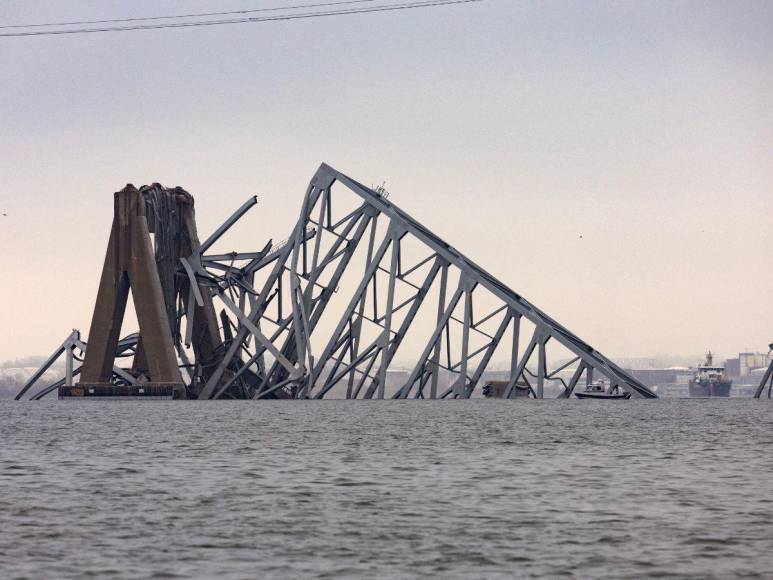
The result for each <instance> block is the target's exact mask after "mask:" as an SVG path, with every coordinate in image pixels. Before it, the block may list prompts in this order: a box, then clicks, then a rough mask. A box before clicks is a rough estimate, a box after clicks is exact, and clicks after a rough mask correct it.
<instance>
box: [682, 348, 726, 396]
mask: <svg viewBox="0 0 773 580" xmlns="http://www.w3.org/2000/svg"><path fill="white" fill-rule="evenodd" d="M713 363H714V355H713V354H711V351H709V352H707V353H706V361H705V362H704V363H703V364H702V365H698V369H697V370H696V371H695V373H694V374H693V377H692V378H691V379H690V383H689V390H690V397H693V398H705V397H729V396H730V388H731V387H732V386H733V381H731V380H730V379H728V378H727V377H726V376H725V367H723V366H716V365H714V364H713Z"/></svg>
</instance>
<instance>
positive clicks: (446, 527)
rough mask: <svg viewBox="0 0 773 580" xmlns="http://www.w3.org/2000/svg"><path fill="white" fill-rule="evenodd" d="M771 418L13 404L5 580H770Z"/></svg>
mask: <svg viewBox="0 0 773 580" xmlns="http://www.w3.org/2000/svg"><path fill="white" fill-rule="evenodd" d="M770 411H771V409H770V403H769V402H767V401H754V400H749V399H736V400H658V401H629V402H622V403H618V402H611V403H610V402H580V401H574V400H572V401H549V400H545V401H491V400H470V401H456V402H452V401H445V402H440V401H379V402H376V401H370V402H357V401H292V402H290V401H286V402H285V401H278V402H256V403H245V402H226V401H223V402H220V401H218V402H207V403H195V402H191V403H180V402H136V401H135V402H129V401H126V402H124V401H119V402H106V401H103V402H92V401H81V402H67V403H59V402H56V401H46V402H38V403H11V402H8V401H3V402H0V438H2V441H3V445H2V447H0V514H2V521H1V523H0V572H1V574H0V575H2V576H3V577H4V578H28V577H42V576H47V577H56V578H76V577H77V578H83V577H97V578H136V577H164V578H170V577H176V578H212V577H218V578H221V579H230V578H246V577H259V578H376V577H379V578H383V577H396V578H413V577H442V578H511V577H531V576H540V577H564V576H565V577H578V578H641V577H643V576H658V577H665V578H733V577H750V578H751V577H758V578H765V577H770V576H771V574H773V551H772V550H771V547H772V546H773V539H772V538H773V524H771V522H773V499H771V497H770V493H769V490H770V487H771V483H773V477H772V476H773V458H771V455H770V452H769V443H770V436H769V427H770V419H769V417H770Z"/></svg>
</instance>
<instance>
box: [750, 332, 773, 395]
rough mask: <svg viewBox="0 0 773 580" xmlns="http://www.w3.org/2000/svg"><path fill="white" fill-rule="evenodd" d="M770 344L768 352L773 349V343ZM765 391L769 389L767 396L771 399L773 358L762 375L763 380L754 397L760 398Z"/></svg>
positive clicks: (772, 392)
mask: <svg viewBox="0 0 773 580" xmlns="http://www.w3.org/2000/svg"><path fill="white" fill-rule="evenodd" d="M768 346H769V349H768V353H770V352H771V351H773V343H771V344H769V345H768ZM765 391H767V398H768V399H770V398H771V394H773V359H771V361H770V364H769V365H768V369H767V370H766V371H765V374H763V375H762V380H760V384H759V385H758V386H757V389H756V390H755V391H754V398H755V399H759V398H761V397H763V395H764V394H765Z"/></svg>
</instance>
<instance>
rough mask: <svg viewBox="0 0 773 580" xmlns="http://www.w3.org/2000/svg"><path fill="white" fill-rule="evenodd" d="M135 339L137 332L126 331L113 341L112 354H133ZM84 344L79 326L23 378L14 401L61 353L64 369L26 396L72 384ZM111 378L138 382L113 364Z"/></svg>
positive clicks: (38, 395) (36, 397) (39, 395)
mask: <svg viewBox="0 0 773 580" xmlns="http://www.w3.org/2000/svg"><path fill="white" fill-rule="evenodd" d="M138 342H139V335H138V334H136V333H132V334H129V335H127V336H125V337H124V338H122V339H120V340H119V341H118V343H117V346H116V350H115V358H124V357H129V356H133V355H134V354H135V352H136V350H137V345H138ZM87 347H88V345H87V343H86V341H84V340H82V339H81V333H80V331H79V330H73V331H72V332H71V333H70V334H69V335H68V336H67V338H65V339H64V342H62V344H61V345H60V346H59V347H58V348H57V349H56V350H55V351H54V352H53V353H52V354H51V356H50V357H49V358H48V359H47V360H46V361H45V362H44V363H43V364H42V365H41V366H40V367H39V368H38V369H37V371H35V373H33V374H32V376H30V378H29V379H28V380H27V382H25V383H24V385H23V386H22V388H21V389H20V390H19V392H18V393H17V395H16V396H15V397H14V399H15V400H16V401H18V400H20V399H21V398H22V397H23V396H24V395H25V394H26V393H27V392H28V391H29V390H30V389H31V388H32V387H34V386H35V384H36V383H37V382H38V381H39V380H40V379H41V378H42V377H43V375H44V374H45V373H46V371H48V370H49V369H50V368H51V367H52V366H53V365H54V364H55V363H56V362H57V361H58V360H59V358H60V357H61V356H62V355H64V357H65V371H64V376H63V377H61V378H60V379H58V380H56V381H54V382H53V383H51V384H49V385H48V386H46V387H43V388H42V389H40V390H39V391H37V392H35V394H33V395H31V396H30V400H32V401H39V400H40V399H42V398H43V397H45V396H46V395H48V394H49V393H51V392H52V391H55V390H56V389H58V388H59V387H63V386H72V385H73V379H74V378H75V377H77V376H79V375H80V373H81V368H82V364H81V365H78V366H75V362H76V361H77V362H81V363H82V362H83V356H84V355H85V354H86V349H87ZM76 350H77V351H79V352H80V355H76V354H75V351H76ZM111 380H114V381H121V382H123V383H125V384H130V385H135V384H138V380H137V378H136V377H135V376H134V375H133V374H132V373H131V372H129V370H127V369H124V368H121V367H119V366H118V365H113V368H112V371H111Z"/></svg>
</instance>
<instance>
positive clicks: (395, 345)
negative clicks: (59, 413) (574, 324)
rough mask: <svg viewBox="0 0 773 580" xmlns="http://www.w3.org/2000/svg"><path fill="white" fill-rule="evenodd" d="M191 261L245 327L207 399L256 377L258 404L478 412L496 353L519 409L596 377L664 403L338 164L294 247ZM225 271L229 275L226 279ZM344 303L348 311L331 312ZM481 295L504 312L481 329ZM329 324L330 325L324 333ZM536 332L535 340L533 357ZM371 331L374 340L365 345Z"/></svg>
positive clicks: (311, 192) (320, 180) (305, 211)
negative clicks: (341, 205)
mask: <svg viewBox="0 0 773 580" xmlns="http://www.w3.org/2000/svg"><path fill="white" fill-rule="evenodd" d="M334 185H335V190H336V191H335V193H334V191H333V189H334V187H333V186H334ZM340 186H343V188H345V190H346V191H347V192H348V194H347V195H349V196H350V197H351V194H354V199H355V200H356V201H357V204H356V207H355V209H353V210H351V209H349V210H346V211H342V212H341V213H343V214H344V215H337V214H336V210H337V209H338V199H339V198H338V189H339V187H340ZM334 202H335V203H334ZM236 219H238V217H237V218H236ZM379 220H381V221H379ZM384 222H386V223H384ZM379 226H381V227H380V229H379ZM226 229H227V228H226ZM384 229H385V230H386V231H385V232H384V231H383V230H384ZM363 241H366V243H365V244H363V243H361V242H363ZM405 244H409V245H411V246H417V247H418V248H419V253H420V254H421V257H419V258H416V259H413V258H411V257H409V255H408V254H407V253H405V252H404V251H403V247H404V246H405ZM362 246H365V247H366V250H365V254H366V255H365V264H364V266H363V267H362V268H361V267H360V266H359V265H358V264H357V262H356V261H354V260H353V257H354V255H355V252H356V251H357V249H358V248H359V247H362ZM361 253H362V252H360V254H361ZM229 256H231V257H232V259H231V263H233V261H234V259H236V258H235V256H239V257H240V259H247V258H249V260H250V261H249V263H248V264H247V265H246V266H244V267H242V268H236V267H233V266H229V264H228V263H227V262H228V259H229ZM190 261H191V264H193V266H192V267H191V266H189V267H187V268H186V270H187V271H188V275H189V276H191V277H192V278H194V277H195V278H196V279H197V280H198V281H199V284H200V285H203V286H207V287H209V288H210V289H211V290H212V292H213V293H214V294H215V295H217V296H219V297H220V299H221V300H222V301H223V303H224V304H225V305H226V307H227V309H228V311H229V313H230V316H231V317H232V320H233V323H232V324H233V331H231V329H230V326H231V324H229V325H227V326H228V327H229V333H231V334H230V338H229V339H228V340H227V344H228V348H227V350H226V352H225V354H224V356H223V358H222V360H220V362H219V364H218V366H217V368H215V369H214V370H213V371H212V372H211V374H210V376H209V379H208V380H207V382H206V385H205V386H204V388H203V389H202V391H201V393H200V395H199V398H205V399H206V398H217V397H220V396H221V395H222V394H223V393H224V392H225V390H226V389H228V388H229V387H230V385H231V384H232V383H233V381H234V380H237V379H239V378H240V377H243V376H244V375H245V374H247V373H248V372H249V373H252V375H253V377H254V380H253V381H252V384H251V385H250V386H249V388H248V389H247V390H246V393H247V394H248V395H249V396H251V397H252V398H265V397H277V396H280V397H293V398H323V397H325V396H327V395H329V394H330V393H331V392H332V391H333V389H334V388H336V387H337V386H340V387H341V388H344V387H345V392H346V397H347V398H366V399H369V398H379V399H381V398H387V397H392V398H408V397H412V398H448V397H451V398H468V397H470V396H473V394H474V393H475V390H476V388H477V386H478V385H479V383H480V382H481V379H482V377H483V375H484V372H485V371H486V370H487V369H488V367H489V365H490V363H491V361H492V359H493V357H494V356H495V353H496V352H498V351H497V349H504V350H506V351H507V352H508V354H509V371H508V377H509V378H508V383H507V387H506V389H505V391H504V397H507V398H510V397H513V396H514V395H515V390H516V386H518V387H519V388H521V387H523V388H525V387H528V390H529V392H530V393H532V395H533V396H535V397H537V398H542V397H543V396H544V393H545V386H546V384H548V383H550V384H556V382H560V383H561V385H562V391H561V393H560V395H559V397H563V398H567V397H570V396H571V394H572V392H573V390H574V389H575V387H576V386H577V385H578V384H579V383H580V381H581V379H582V378H583V377H584V378H585V380H586V382H588V383H590V382H591V381H592V380H593V376H594V373H596V374H597V376H601V377H603V378H605V379H606V380H607V381H609V383H610V386H614V385H618V386H619V387H621V388H623V389H625V390H627V391H630V392H631V393H632V394H634V395H636V396H639V397H644V398H654V397H656V395H655V394H654V393H653V392H652V391H651V390H650V389H648V388H647V387H646V386H645V385H643V384H642V383H641V382H639V381H637V380H636V379H635V378H633V377H632V376H630V375H629V374H628V373H626V372H625V371H624V370H623V369H621V368H620V367H619V366H617V365H616V364H615V363H613V362H612V361H611V360H609V359H608V358H607V357H605V356H604V355H602V354H601V353H600V352H598V351H597V350H595V349H594V348H593V347H591V346H590V345H588V344H587V343H585V342H584V341H582V340H581V339H580V338H579V337H577V336H576V335H575V334H574V333H572V332H571V331H569V330H568V329H566V328H565V327H563V326H562V325H561V324H559V323H558V322H557V321H555V320H554V319H553V318H551V317H550V316H548V315H547V314H546V313H545V312H543V311H542V310H540V309H538V308H537V307H536V306H534V305H533V304H531V303H530V302H528V301H527V300H526V299H524V298H523V297H522V296H520V295H519V294H517V293H516V292H514V291H513V290H511V289H510V288H509V287H507V286H506V285H505V284H504V283H502V282H501V281H499V280H498V279H497V278H495V277H494V276H493V275H491V274H490V273H488V272H487V271H485V270H484V269H483V268H481V267H480V266H478V265H477V264H475V263H474V262H473V261H472V260H470V259H469V258H467V257H466V256H464V255H463V254H461V253H460V252H459V251H457V250H456V249H455V248H454V247H452V246H451V245H449V244H448V243H446V242H444V241H443V240H442V239H441V238H439V237H438V236H436V235H435V234H434V233H432V232H431V231H430V230H429V229H427V228H426V227H425V226H423V225H422V224H420V223H419V222H418V221H416V220H415V219H413V218H412V217H411V216H409V215H408V214H407V213H406V212H404V211H403V210H402V209H400V208H399V207H397V206H396V205H395V204H393V203H392V202H390V201H389V200H388V198H387V196H386V195H383V191H380V192H377V191H374V190H373V189H370V188H368V187H366V186H364V185H362V184H361V183H359V182H357V181H355V180H354V179H352V178H350V177H348V176H346V175H344V174H343V173H340V172H339V171H337V170H335V169H333V168H332V167H330V166H329V165H326V164H322V165H321V166H320V167H319V169H318V170H317V172H316V173H315V175H314V177H313V178H312V180H311V183H310V185H309V188H308V190H307V192H306V195H305V197H304V200H303V204H302V208H301V214H300V216H299V219H298V221H297V222H296V224H295V227H294V228H293V231H292V234H291V236H290V237H289V238H288V241H287V243H285V244H284V245H279V246H278V247H276V248H275V247H273V246H272V244H271V243H269V244H268V245H267V246H266V248H265V249H264V251H263V252H259V253H254V254H245V255H237V254H235V253H234V254H230V255H229V254H224V255H219V256H211V257H209V258H207V257H206V256H204V255H203V254H201V253H200V254H198V255H196V254H194V255H192V257H191V260H190ZM194 263H195V264H194ZM213 267H214V268H215V269H218V271H220V272H224V274H222V275H220V274H213V273H212V272H213ZM344 275H346V276H347V277H349V278H351V277H353V278H354V279H356V280H358V282H355V283H354V284H348V285H346V288H347V291H343V290H341V289H340V288H339V284H340V283H341V280H342V278H343V277H344ZM384 276H386V281H383V280H381V278H383V277H384ZM256 278H262V279H263V285H262V286H261V288H260V290H259V291H258V290H256V289H255V288H253V284H254V280H255V279H256ZM455 282H456V283H455ZM196 286H197V285H194V284H191V288H194V287H196ZM351 286H353V292H352V288H351ZM400 294H402V297H401V296H400ZM334 295H338V298H339V299H340V300H341V301H343V303H344V304H345V306H344V307H343V308H342V309H341V308H339V310H337V311H335V312H332V311H331V310H330V308H329V306H330V303H331V299H332V298H333V296H334ZM482 295H483V296H484V298H485V300H488V301H489V302H494V303H495V305H494V306H492V307H489V308H487V309H485V310H484V311H482V313H481V315H478V314H479V313H478V310H479V309H480V307H479V306H476V301H478V300H479V299H480V296H482ZM344 298H346V300H344ZM431 302H436V304H437V307H436V311H435V312H434V314H432V318H433V320H434V322H433V324H434V327H433V328H432V329H431V332H430V333H429V336H428V337H426V338H421V336H424V335H421V334H420V333H422V332H423V330H422V329H420V328H418V327H419V325H418V324H416V320H417V315H419V314H420V313H423V312H425V311H426V310H427V309H428V308H431V306H429V303H431ZM323 316H324V317H325V320H326V321H327V323H328V324H327V325H320V324H319V323H320V321H321V320H322V319H323ZM524 321H525V322H528V323H529V325H530V326H533V331H532V334H531V336H530V338H529V339H528V341H527V342H526V346H525V348H524V349H523V350H522V351H521V344H520V343H521V338H522V333H521V330H522V322H524ZM365 326H367V328H368V332H370V333H372V332H375V333H376V335H375V337H370V338H367V337H366V333H365V332H364V327H365ZM224 330H225V329H224ZM457 334H459V335H460V337H456V335H457ZM407 338H410V339H411V341H412V342H413V343H414V344H415V343H416V341H417V340H419V339H421V342H422V343H423V345H424V346H423V348H415V349H414V351H413V352H416V353H418V354H419V356H418V359H416V357H413V359H414V360H415V363H414V364H413V367H412V369H411V370H410V371H409V372H407V373H406V375H407V376H406V378H405V380H403V381H402V383H401V384H399V385H398V386H397V387H395V388H392V387H390V386H388V384H387V383H388V382H389V381H388V380H387V376H388V373H389V372H390V371H391V370H393V366H394V361H395V358H396V354H397V353H398V350H399V349H400V346H401V345H402V344H403V343H405V342H406V339H407ZM313 344H314V345H316V346H317V347H318V350H317V351H316V352H315V351H314V349H313V348H312V345H313ZM549 344H557V345H560V346H561V347H563V350H565V351H568V352H569V353H570V356H569V359H568V361H567V360H566V358H564V359H562V360H560V361H556V362H555V363H553V364H552V367H551V362H552V361H551V360H549V359H551V357H550V355H549V352H548V350H549V349H548V345H549ZM400 352H401V355H402V351H400ZM228 369H232V370H231V376H230V377H229V376H228ZM233 369H237V370H236V371H235V372H234V371H233ZM248 369H249V370H248ZM563 372H569V373H572V374H571V378H570V379H569V380H568V381H566V380H564V378H563V377H562V376H561V375H560V374H559V373H563ZM449 377H450V381H446V379H448V378H449ZM443 381H446V382H448V384H445V385H444V384H441V382H443Z"/></svg>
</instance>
